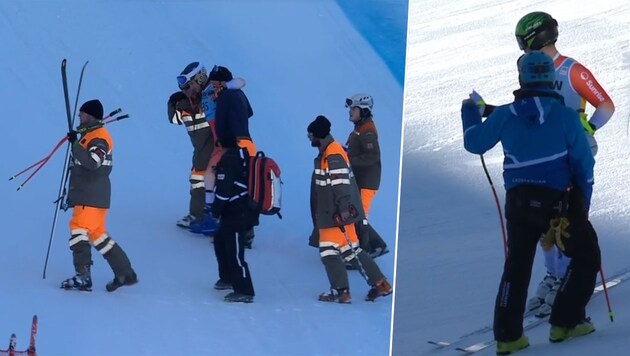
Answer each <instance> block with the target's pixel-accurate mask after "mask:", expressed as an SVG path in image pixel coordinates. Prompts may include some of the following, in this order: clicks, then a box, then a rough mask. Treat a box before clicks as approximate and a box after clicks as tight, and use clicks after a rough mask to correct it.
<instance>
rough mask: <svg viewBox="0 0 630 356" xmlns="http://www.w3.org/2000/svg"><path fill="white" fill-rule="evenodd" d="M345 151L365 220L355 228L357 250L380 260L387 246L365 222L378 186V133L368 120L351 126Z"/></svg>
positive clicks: (372, 123) (379, 182)
mask: <svg viewBox="0 0 630 356" xmlns="http://www.w3.org/2000/svg"><path fill="white" fill-rule="evenodd" d="M346 147H347V148H348V158H349V159H350V166H351V167H352V171H353V172H354V175H355V177H356V179H357V185H358V186H359V189H360V192H361V203H362V204H363V211H364V212H365V219H363V221H361V222H360V223H358V224H356V229H357V235H358V236H359V241H360V243H361V248H363V250H365V251H366V252H367V253H369V254H370V255H372V256H380V255H381V254H382V253H384V252H385V251H387V250H388V249H387V243H385V241H383V239H382V238H381V236H380V235H379V234H378V232H376V230H374V228H373V227H372V226H371V225H370V223H369V222H368V216H369V214H370V208H371V206H372V199H374V196H375V195H376V192H377V191H378V188H379V186H380V184H381V148H380V146H379V144H378V131H377V130H376V126H375V125H374V120H373V119H372V117H371V116H370V117H368V118H365V119H362V120H361V121H359V122H357V123H355V125H354V130H353V131H352V132H351V133H350V136H348V141H347V142H346Z"/></svg>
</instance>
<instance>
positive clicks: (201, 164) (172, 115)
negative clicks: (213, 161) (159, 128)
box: [167, 94, 215, 171]
mask: <svg viewBox="0 0 630 356" xmlns="http://www.w3.org/2000/svg"><path fill="white" fill-rule="evenodd" d="M182 95H183V94H182ZM167 114H168V117H169V121H170V122H171V123H174V124H178V125H181V124H184V126H186V131H188V136H190V143H192V145H193V149H194V151H193V168H194V169H195V170H197V171H205V170H206V168H207V166H208V161H210V156H211V155H212V150H213V149H214V146H215V142H214V134H213V132H212V131H213V128H212V127H211V125H210V123H209V122H208V120H207V118H206V115H205V113H204V110H203V107H202V105H201V102H199V103H198V105H197V106H196V107H193V106H192V105H191V103H190V100H188V98H186V97H185V95H184V97H183V98H181V99H179V100H177V101H176V102H172V101H170V100H169V102H168V105H167Z"/></svg>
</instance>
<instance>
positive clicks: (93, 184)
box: [67, 123, 113, 209]
mask: <svg viewBox="0 0 630 356" xmlns="http://www.w3.org/2000/svg"><path fill="white" fill-rule="evenodd" d="M92 125H93V123H92ZM82 126H83V125H81V126H79V129H81V128H84V127H82ZM112 149H113V142H112V139H111V137H110V136H109V132H107V129H105V128H104V127H102V126H100V125H99V126H97V127H96V128H94V129H91V130H89V131H87V132H85V133H84V134H83V135H82V136H81V138H80V139H78V140H77V141H76V142H75V143H74V144H73V145H72V162H71V166H70V182H69V189H68V200H67V203H68V206H69V207H74V206H80V205H85V206H90V207H94V208H101V209H109V206H110V197H111V183H110V181H109V174H110V173H111V172H112Z"/></svg>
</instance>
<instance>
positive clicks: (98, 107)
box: [79, 99, 103, 124]
mask: <svg viewBox="0 0 630 356" xmlns="http://www.w3.org/2000/svg"><path fill="white" fill-rule="evenodd" d="M100 120H103V104H101V102H100V101H99V100H97V99H93V100H88V101H86V102H85V103H83V105H81V108H80V109H79V121H80V123H81V124H86V123H89V122H91V121H100Z"/></svg>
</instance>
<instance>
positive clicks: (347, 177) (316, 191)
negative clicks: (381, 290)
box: [311, 135, 383, 289]
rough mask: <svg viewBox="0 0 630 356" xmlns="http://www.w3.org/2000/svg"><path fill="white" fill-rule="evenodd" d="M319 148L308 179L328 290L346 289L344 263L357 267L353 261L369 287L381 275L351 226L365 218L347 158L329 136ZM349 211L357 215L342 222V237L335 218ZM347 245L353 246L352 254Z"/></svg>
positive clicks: (381, 276) (339, 145) (312, 211)
mask: <svg viewBox="0 0 630 356" xmlns="http://www.w3.org/2000/svg"><path fill="white" fill-rule="evenodd" d="M320 147H321V148H320V154H319V155H318V156H317V157H316V158H315V162H314V163H315V164H314V170H313V175H312V178H311V214H312V215H313V219H314V221H315V225H316V228H317V229H318V232H319V255H320V256H321V259H322V263H323V264H324V266H325V267H326V272H327V274H328V279H329V281H330V283H331V287H332V288H334V289H345V288H348V277H347V272H346V270H345V265H344V263H343V261H347V262H351V263H353V264H357V262H356V258H355V257H358V258H359V260H360V261H361V264H362V266H363V268H364V269H365V272H366V274H367V276H368V278H369V280H370V281H369V282H370V284H373V283H376V281H377V280H378V279H380V278H383V274H382V273H381V271H380V269H379V268H378V266H377V265H376V264H375V263H374V261H372V259H371V258H370V257H369V255H367V254H366V253H365V252H364V251H363V250H362V249H361V248H360V247H359V240H358V238H357V234H356V230H355V226H354V224H355V223H356V222H357V221H361V220H362V219H363V217H364V214H363V208H362V206H361V198H360V196H359V189H358V187H357V183H356V181H355V178H354V174H353V173H352V170H351V169H350V162H349V160H348V156H347V154H346V152H345V151H344V149H343V147H342V146H341V144H339V143H338V142H337V141H334V139H333V138H332V136H330V135H328V136H326V138H324V139H322V140H321V146H320ZM352 208H354V209H355V210H356V211H357V214H356V216H350V217H349V218H348V219H347V220H346V221H345V222H344V223H345V225H344V229H345V234H344V232H342V231H341V229H340V228H339V227H338V226H337V225H336V223H335V219H334V216H335V215H336V214H340V213H341V212H344V211H349V210H351V209H352ZM348 241H349V242H350V243H351V244H352V249H354V253H353V252H352V249H351V247H350V245H349V244H348ZM355 253H356V256H355ZM342 259H343V261H342Z"/></svg>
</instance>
